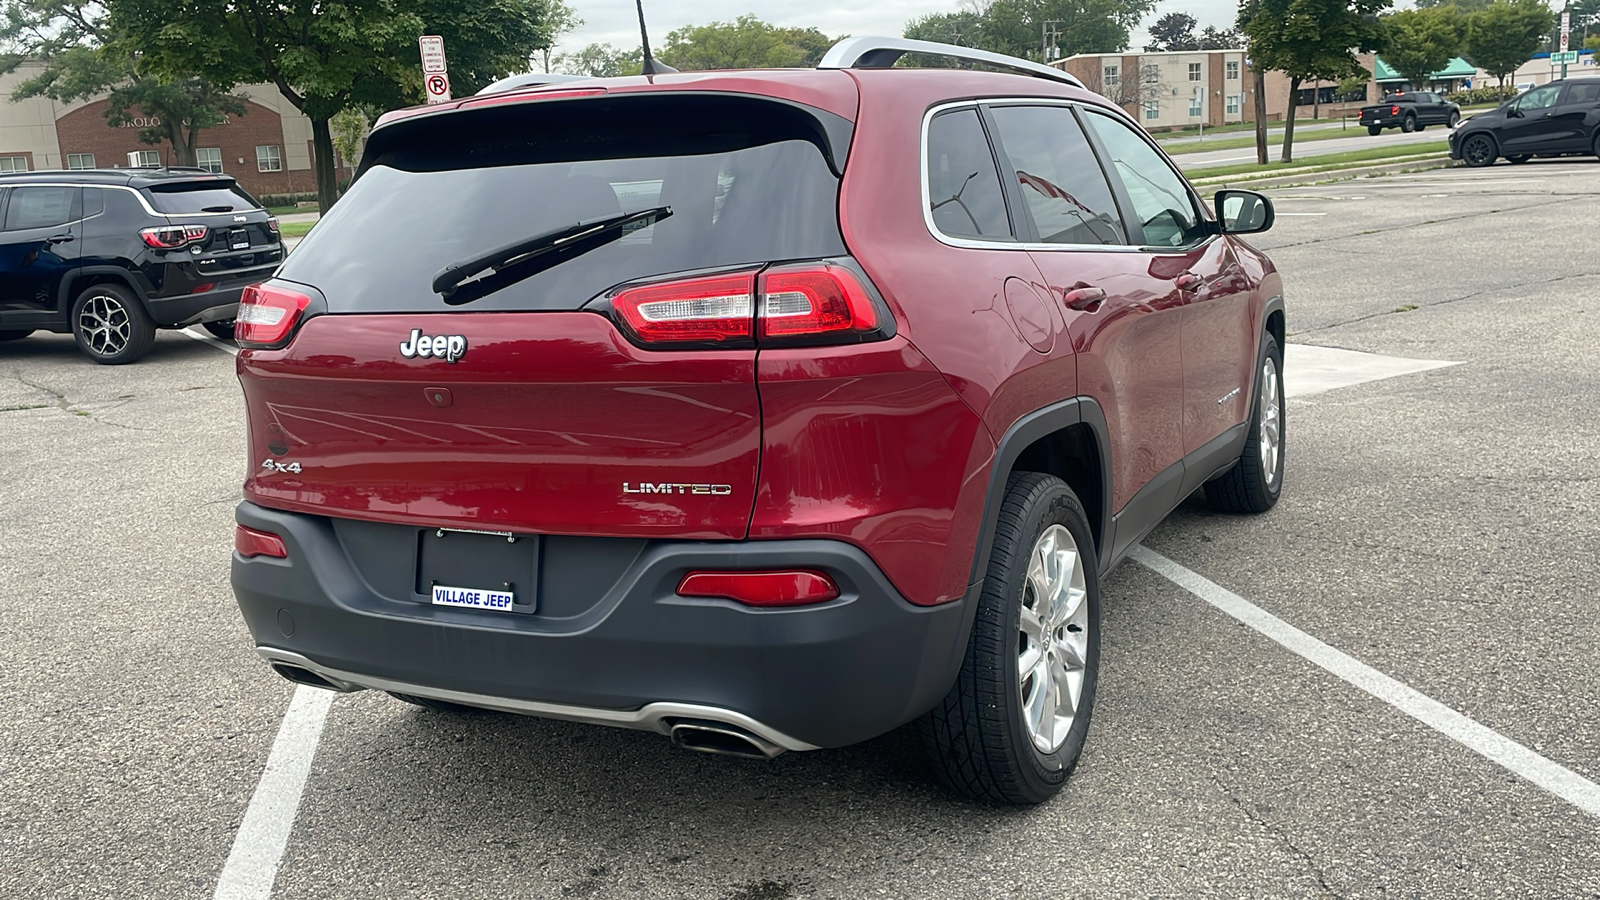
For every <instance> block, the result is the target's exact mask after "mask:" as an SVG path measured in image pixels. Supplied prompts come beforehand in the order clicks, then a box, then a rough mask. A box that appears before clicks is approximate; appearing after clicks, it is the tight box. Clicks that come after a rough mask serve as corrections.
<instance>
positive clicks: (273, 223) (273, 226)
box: [267, 216, 279, 234]
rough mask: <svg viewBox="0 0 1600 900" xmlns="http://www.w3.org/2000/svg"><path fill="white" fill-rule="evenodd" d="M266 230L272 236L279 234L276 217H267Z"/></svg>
mask: <svg viewBox="0 0 1600 900" xmlns="http://www.w3.org/2000/svg"><path fill="white" fill-rule="evenodd" d="M267 230H268V231H270V232H272V233H273V234H278V233H279V228H278V217H277V216H268V217H267Z"/></svg>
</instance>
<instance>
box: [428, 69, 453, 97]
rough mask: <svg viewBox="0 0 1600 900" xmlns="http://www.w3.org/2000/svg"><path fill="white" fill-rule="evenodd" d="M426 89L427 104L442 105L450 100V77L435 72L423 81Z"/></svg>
mask: <svg viewBox="0 0 1600 900" xmlns="http://www.w3.org/2000/svg"><path fill="white" fill-rule="evenodd" d="M424 81H425V83H426V84H427V87H428V102H429V103H443V102H445V101H446V100H449V99H450V76H449V75H446V74H445V73H443V72H436V73H434V74H432V75H429V76H428V77H427V78H426V79H424Z"/></svg>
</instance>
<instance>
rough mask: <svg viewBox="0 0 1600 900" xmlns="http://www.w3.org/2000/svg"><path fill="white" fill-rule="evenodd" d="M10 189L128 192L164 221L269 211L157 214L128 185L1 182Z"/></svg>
mask: <svg viewBox="0 0 1600 900" xmlns="http://www.w3.org/2000/svg"><path fill="white" fill-rule="evenodd" d="M234 183H235V184H237V183H238V182H237V181H235V182H234ZM8 187H75V188H101V189H103V190H108V191H127V192H128V193H130V194H132V195H133V196H134V198H135V199H137V200H138V201H139V205H140V206H142V207H144V211H145V212H147V213H149V214H150V215H152V216H160V217H161V218H163V219H174V218H176V219H192V218H194V217H195V216H233V215H238V214H239V213H241V212H266V209H267V208H266V207H264V206H257V207H253V208H251V209H245V210H230V211H228V212H214V213H213V212H197V213H164V212H157V211H156V209H155V207H153V206H151V205H150V201H149V200H147V199H145V196H144V194H143V193H141V192H140V191H139V189H138V188H136V187H132V186H129V185H126V184H84V183H81V182H69V181H0V188H8ZM76 221H81V220H76Z"/></svg>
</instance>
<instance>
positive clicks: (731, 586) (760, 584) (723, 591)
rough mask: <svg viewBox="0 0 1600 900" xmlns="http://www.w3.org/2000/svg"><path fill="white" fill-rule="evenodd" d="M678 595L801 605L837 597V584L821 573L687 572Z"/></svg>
mask: <svg viewBox="0 0 1600 900" xmlns="http://www.w3.org/2000/svg"><path fill="white" fill-rule="evenodd" d="M678 596H680V597H714V598H717V599H721V600H732V601H734V602H736V603H743V604H744V605H746V606H769V607H770V606H805V605H807V604H810V603H826V602H827V601H829V600H833V599H836V598H838V596H839V586H838V585H837V584H834V582H833V579H832V578H829V577H828V576H827V575H824V574H822V573H821V572H808V571H792V572H690V573H689V574H688V575H685V576H683V581H681V582H679V583H678Z"/></svg>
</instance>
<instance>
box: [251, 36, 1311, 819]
mask: <svg viewBox="0 0 1600 900" xmlns="http://www.w3.org/2000/svg"><path fill="white" fill-rule="evenodd" d="M908 51H909V52H916V53H926V54H940V55H947V56H956V57H960V58H961V59H963V60H965V61H967V62H973V61H976V62H981V63H986V64H988V65H990V66H991V67H993V68H999V69H1004V70H1007V71H1001V72H996V71H974V70H971V69H938V70H933V69H915V68H909V69H908V68H896V67H893V65H892V64H893V62H894V61H895V60H896V59H897V58H898V57H899V56H900V55H901V54H902V53H904V52H908ZM1216 205H1217V210H1218V213H1219V216H1220V217H1219V216H1213V215H1212V214H1211V213H1210V212H1209V211H1208V210H1207V208H1206V206H1205V205H1204V204H1203V203H1202V202H1201V201H1200V199H1199V198H1198V197H1196V195H1195V193H1194V191H1193V190H1192V189H1191V188H1190V187H1189V185H1188V184H1187V182H1185V181H1184V179H1183V177H1182V176H1181V175H1180V174H1179V173H1178V170H1177V169H1175V168H1174V167H1173V166H1172V164H1171V163H1170V162H1169V161H1168V160H1167V158H1166V157H1165V156H1164V155H1163V154H1162V153H1161V151H1160V150H1159V149H1157V147H1156V145H1155V144H1154V143H1152V142H1151V141H1150V140H1149V139H1148V138H1147V137H1146V136H1145V135H1144V133H1143V132H1141V131H1140V129H1139V128H1138V127H1137V126H1136V125H1135V124H1134V122H1133V121H1131V120H1130V119H1129V117H1128V116H1127V115H1125V114H1124V113H1123V112H1122V111H1121V110H1120V109H1118V108H1117V107H1115V106H1113V105H1111V104H1110V103H1108V102H1107V101H1106V100H1105V99H1103V98H1101V97H1099V96H1097V95H1095V94H1093V93H1090V92H1089V91H1087V90H1085V89H1084V88H1083V87H1082V86H1081V85H1079V84H1078V83H1077V81H1076V80H1075V79H1073V78H1072V77H1071V76H1069V75H1066V74H1064V73H1062V72H1059V71H1056V70H1054V69H1049V68H1046V67H1043V66H1038V65H1035V64H1032V63H1027V62H1024V61H1022V60H1016V59H1011V58H1008V57H1001V56H993V55H988V54H983V53H980V52H977V51H970V50H965V49H962V48H955V47H947V46H944V45H938V44H922V43H919V42H912V41H903V40H897V39H883V38H853V39H850V40H847V41H844V42H842V43H841V44H840V45H838V46H836V47H835V48H834V49H833V50H832V51H831V52H830V53H829V54H828V56H827V57H826V58H825V59H824V60H823V62H822V64H821V65H820V66H819V67H818V68H817V69H816V70H804V71H800V70H788V71H782V70H776V71H737V72H706V73H692V74H691V73H685V74H671V75H661V76H653V77H634V78H615V79H603V80H591V81H582V82H564V83H560V84H555V85H547V86H542V87H533V88H526V89H517V90H511V91H504V92H499V93H493V94H486V95H480V96H476V97H472V98H469V99H465V100H460V101H455V102H452V103H446V104H441V105H438V106H433V107H429V108H426V109H411V110H403V111H399V112H395V113H390V114H388V115H387V116H385V117H384V118H383V119H382V120H380V122H379V124H378V126H377V127H376V128H375V129H374V130H373V132H372V134H371V137H370V139H369V141H368V144H367V148H366V152H365V156H364V158H363V161H362V164H361V168H360V171H359V174H358V176H357V177H356V179H355V181H354V183H353V185H352V186H351V188H350V191H349V193H348V194H347V195H346V196H345V197H344V199H342V200H341V201H340V202H339V204H338V206H337V207H335V208H334V209H333V210H332V211H331V212H330V213H329V214H328V215H327V216H326V217H325V218H324V219H323V220H322V221H321V222H320V223H319V224H318V225H317V227H316V228H315V229H314V230H312V232H311V233H310V235H309V236H308V237H307V238H306V239H305V241H304V242H303V243H302V244H301V245H300V246H299V247H298V248H297V249H296V250H295V251H294V253H293V254H292V255H291V256H290V257H289V258H288V260H287V261H286V262H285V264H284V265H283V267H282V269H281V270H280V271H279V272H278V274H277V276H276V277H274V278H273V279H272V280H270V281H268V282H266V283H264V284H261V285H259V286H257V287H255V288H252V289H251V290H250V292H249V294H248V295H247V296H246V297H245V300H244V303H243V304H242V305H241V307H240V309H239V314H238V323H239V325H238V330H237V337H238V340H239V343H240V346H241V347H242V348H243V349H242V350H241V352H240V353H239V358H238V370H239V378H240V381H241V382H242V383H243V386H244V396H245V401H246V405H247V410H248V418H249V441H248V443H249V465H250V474H249V477H248V480H247V481H246V483H245V487H244V493H245V500H244V502H243V503H241V504H240V505H239V508H238V515H237V519H238V529H237V531H236V534H235V553H234V556H233V587H234V590H235V592H236V594H237V596H238V601H239V606H240V607H241V609H242V610H243V612H244V618H245V620H246V622H247V623H248V625H249V628H250V632H251V634H252V635H253V636H254V639H255V642H256V645H257V649H258V651H259V652H260V654H261V655H262V656H263V657H265V658H266V659H267V661H268V662H269V663H270V664H271V665H272V667H273V668H274V669H275V670H277V671H278V672H279V673H280V674H282V675H284V676H286V677H287V678H289V679H291V680H293V681H296V682H299V683H301V684H309V685H315V686H318V687H323V688H332V689H335V690H342V691H348V690H357V689H361V688H374V689H379V690H384V691H388V692H390V693H392V694H394V695H395V696H397V697H399V698H400V699H402V700H407V701H410V702H413V703H420V704H423V705H427V706H434V707H440V706H445V707H451V706H471V707H482V708H488V709H495V710H504V711H509V712H517V713H525V714H530V715H535V716H546V717H551V718H557V719H570V720H576V721H580V722H591V723H598V724H606V725H616V726H622V727H627V728H639V729H649V730H655V731H658V732H661V733H663V734H668V735H670V736H671V737H672V739H673V741H674V742H675V743H676V744H678V745H680V746H682V747H685V748H689V749H695V750H702V751H709V752H717V753H731V754H738V755H753V756H765V757H770V756H774V755H776V754H778V753H781V752H783V751H786V750H812V749H817V748H821V747H839V746H842V745H846V744H852V743H856V742H858V741H863V740H866V739H868V738H872V737H875V736H877V735H881V734H883V733H885V732H887V731H889V730H891V729H893V728H895V727H897V726H900V725H903V724H906V723H909V722H913V721H916V722H917V723H918V728H919V729H920V731H921V733H922V735H923V737H924V738H925V741H926V744H927V746H928V748H929V750H930V751H931V755H932V757H933V759H934V760H935V761H936V768H937V769H938V770H939V771H940V772H942V773H943V775H944V776H945V777H946V778H947V779H948V781H949V782H950V783H951V784H952V785H953V786H954V787H955V788H956V789H958V790H959V791H962V792H964V793H967V794H969V795H971V796H973V797H977V798H984V799H990V800H995V801H1001V802H1011V803H1037V802H1040V801H1043V800H1045V799H1046V798H1048V797H1050V796H1051V795H1052V794H1053V793H1055V791H1057V790H1059V789H1060V787H1061V785H1062V783H1063V782H1064V781H1065V780H1066V778H1067V776H1068V774H1069V773H1070V771H1071V770H1072V767H1073V765H1074V764H1075V763H1076V761H1077V759H1078V757H1079V754H1080V752H1081V751H1082V748H1083V742H1084V735H1085V732H1086V731H1087V729H1088V726H1089V716H1090V709H1091V706H1092V704H1093V702H1094V694H1095V679H1096V672H1097V669H1098V664H1099V627H1100V624H1099V623H1100V602H1101V601H1100V579H1101V578H1102V576H1103V575H1104V574H1105V573H1106V572H1107V571H1108V570H1110V569H1111V567H1112V566H1114V565H1115V564H1116V563H1117V562H1118V561H1119V560H1120V559H1121V558H1122V557H1123V556H1124V555H1125V554H1126V553H1127V552H1128V551H1129V549H1130V548H1132V547H1133V546H1134V545H1135V544H1136V543H1137V542H1138V541H1139V539H1140V538H1141V537H1142V536H1143V535H1144V534H1145V533H1146V532H1148V531H1149V530H1150V529H1151V528H1152V527H1154V526H1155V525H1156V524H1157V523H1158V522H1160V521H1161V519H1162V518H1163V517H1164V516H1166V515H1167V513H1168V512H1169V511H1171V510H1172V509H1173V508H1174V507H1175V506H1176V505H1177V504H1178V503H1179V502H1180V501H1181V500H1182V499H1183V498H1184V497H1186V496H1188V495H1189V494H1190V493H1192V492H1193V491H1195V490H1196V489H1199V488H1202V487H1203V488H1204V489H1205V492H1206V495H1207V496H1208V497H1209V498H1211V500H1212V501H1213V502H1214V503H1216V504H1218V505H1220V506H1221V507H1222V508H1224V509H1226V510H1230V511H1239V512H1246V511H1252V512H1259V511H1263V510H1265V509H1267V508H1268V507H1270V506H1272V505H1273V503H1274V502H1275V501H1276V500H1277V498H1278V495H1279V491H1280V489H1281V485H1282V479H1283V458H1284V457H1283V404H1282V397H1283V391H1282V377H1281V371H1282V361H1283V357H1282V349H1281V348H1282V345H1283V328H1284V323H1283V307H1282V301H1281V299H1280V297H1279V293H1280V290H1281V288H1280V280H1279V277H1278V275H1277V274H1276V272H1275V270H1274V269H1273V267H1272V264H1271V263H1270V262H1268V260H1267V259H1266V257H1264V256H1263V255H1262V254H1261V253H1259V252H1257V251H1256V250H1255V249H1253V248H1251V247H1250V246H1249V245H1248V244H1246V243H1244V242H1243V241H1241V240H1239V239H1238V238H1237V237H1235V236H1234V235H1237V234H1245V233H1250V232H1254V231H1261V230H1264V229H1265V228H1267V227H1269V226H1270V225H1271V223H1272V207H1271V205H1270V203H1268V201H1267V200H1266V199H1265V198H1263V197H1261V196H1260V195H1257V194H1251V193H1248V192H1242V191H1231V192H1223V193H1222V194H1219V195H1218V197H1217V200H1216Z"/></svg>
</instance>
